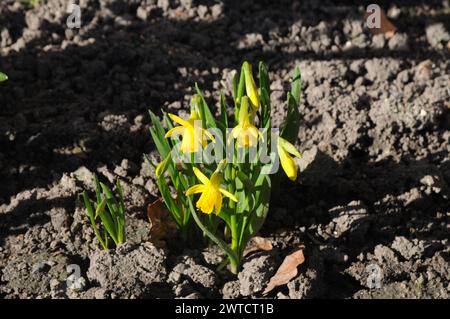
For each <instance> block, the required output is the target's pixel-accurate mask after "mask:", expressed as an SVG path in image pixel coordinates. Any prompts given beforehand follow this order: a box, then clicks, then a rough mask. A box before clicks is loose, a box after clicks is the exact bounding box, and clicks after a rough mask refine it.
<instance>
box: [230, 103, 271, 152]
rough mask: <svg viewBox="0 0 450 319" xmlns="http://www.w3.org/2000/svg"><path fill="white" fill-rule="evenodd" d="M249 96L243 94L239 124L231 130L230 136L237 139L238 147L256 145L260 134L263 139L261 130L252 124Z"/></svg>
mask: <svg viewBox="0 0 450 319" xmlns="http://www.w3.org/2000/svg"><path fill="white" fill-rule="evenodd" d="M248 100H249V98H248V97H247V96H243V97H242V100H241V107H240V109H239V119H238V125H236V127H234V128H233V130H232V131H231V136H230V138H234V139H237V145H238V147H248V146H249V147H252V146H254V145H256V143H257V141H258V136H259V137H261V139H263V136H262V134H261V132H260V131H259V130H258V129H257V128H256V126H255V125H253V124H252V120H251V116H250V114H249V113H248Z"/></svg>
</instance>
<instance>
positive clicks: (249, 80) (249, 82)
mask: <svg viewBox="0 0 450 319" xmlns="http://www.w3.org/2000/svg"><path fill="white" fill-rule="evenodd" d="M242 67H243V69H244V75H245V90H246V91H247V95H248V97H249V98H250V102H251V104H252V107H253V108H254V109H255V110H257V109H258V108H259V93H258V88H257V86H256V84H255V80H254V79H253V74H252V66H251V65H250V63H248V62H247V61H246V62H244V64H243V65H242Z"/></svg>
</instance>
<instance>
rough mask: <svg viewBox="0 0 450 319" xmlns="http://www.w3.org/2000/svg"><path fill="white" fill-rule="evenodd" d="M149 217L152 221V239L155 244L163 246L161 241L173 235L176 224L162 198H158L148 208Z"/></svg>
mask: <svg viewBox="0 0 450 319" xmlns="http://www.w3.org/2000/svg"><path fill="white" fill-rule="evenodd" d="M147 217H148V219H149V221H150V237H151V240H152V242H154V243H155V244H161V239H162V238H164V237H168V236H169V235H171V234H173V233H174V232H175V230H176V224H175V222H174V221H173V220H172V219H171V217H170V213H169V211H168V210H167V207H166V205H165V204H164V202H163V200H162V198H158V199H157V200H155V201H154V202H153V203H151V204H150V205H148V207H147Z"/></svg>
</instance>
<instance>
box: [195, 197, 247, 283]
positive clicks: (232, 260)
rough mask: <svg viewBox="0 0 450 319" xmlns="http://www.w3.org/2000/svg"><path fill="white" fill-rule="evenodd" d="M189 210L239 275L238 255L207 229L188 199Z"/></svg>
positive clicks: (233, 270)
mask: <svg viewBox="0 0 450 319" xmlns="http://www.w3.org/2000/svg"><path fill="white" fill-rule="evenodd" d="M188 203H189V208H190V210H191V215H192V217H194V221H195V222H196V223H197V225H198V227H199V228H200V229H201V230H202V231H203V232H204V233H205V234H206V236H208V237H209V238H210V239H211V240H212V241H213V242H215V243H216V244H217V245H218V246H219V247H220V248H221V249H222V250H223V251H224V252H225V253H226V254H227V255H228V259H229V260H230V265H231V271H232V272H233V273H234V274H237V269H238V265H239V261H238V257H237V255H236V253H235V252H234V251H233V250H232V249H230V247H229V246H228V245H227V244H226V243H225V242H224V241H223V240H222V239H220V238H219V237H217V236H216V235H214V234H213V233H212V232H211V231H209V229H208V227H206V226H205V225H204V224H203V223H202V221H201V220H200V217H198V215H197V212H196V211H195V208H194V205H193V204H192V200H191V198H190V197H188Z"/></svg>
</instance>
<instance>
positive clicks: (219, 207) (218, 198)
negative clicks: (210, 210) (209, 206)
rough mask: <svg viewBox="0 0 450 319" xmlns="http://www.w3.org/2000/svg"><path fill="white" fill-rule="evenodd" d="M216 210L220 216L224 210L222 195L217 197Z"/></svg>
mask: <svg viewBox="0 0 450 319" xmlns="http://www.w3.org/2000/svg"><path fill="white" fill-rule="evenodd" d="M214 208H215V210H216V215H219V214H220V211H221V209H222V195H221V194H220V193H219V194H218V195H217V198H216V203H215V205H214Z"/></svg>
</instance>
